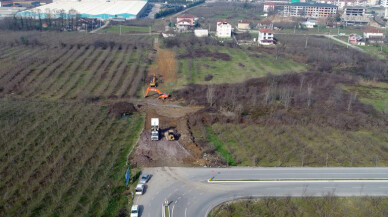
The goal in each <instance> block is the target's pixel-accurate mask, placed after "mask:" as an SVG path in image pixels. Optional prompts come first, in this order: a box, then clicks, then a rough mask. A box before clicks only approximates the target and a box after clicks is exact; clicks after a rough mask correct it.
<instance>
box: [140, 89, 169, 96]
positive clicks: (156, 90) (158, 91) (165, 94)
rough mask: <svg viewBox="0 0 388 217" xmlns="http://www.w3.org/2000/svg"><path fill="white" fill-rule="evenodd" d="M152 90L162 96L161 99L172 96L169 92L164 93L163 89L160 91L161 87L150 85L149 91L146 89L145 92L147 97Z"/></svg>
mask: <svg viewBox="0 0 388 217" xmlns="http://www.w3.org/2000/svg"><path fill="white" fill-rule="evenodd" d="M150 91H154V92H157V93H158V94H159V98H160V99H166V98H168V97H169V96H170V95H169V94H167V93H162V91H160V90H159V89H156V88H152V87H148V88H147V91H146V94H145V97H147V96H148V93H149V92H150Z"/></svg>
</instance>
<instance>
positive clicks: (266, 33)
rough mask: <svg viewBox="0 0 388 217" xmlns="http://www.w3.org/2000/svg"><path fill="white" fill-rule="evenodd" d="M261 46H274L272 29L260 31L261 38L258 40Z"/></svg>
mask: <svg viewBox="0 0 388 217" xmlns="http://www.w3.org/2000/svg"><path fill="white" fill-rule="evenodd" d="M257 41H258V43H259V45H272V44H274V38H273V30H271V29H259V37H258V39H257Z"/></svg>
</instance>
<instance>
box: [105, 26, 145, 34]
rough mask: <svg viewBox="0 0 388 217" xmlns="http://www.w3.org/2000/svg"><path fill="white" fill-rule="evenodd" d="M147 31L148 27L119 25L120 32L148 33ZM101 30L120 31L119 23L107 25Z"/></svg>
mask: <svg viewBox="0 0 388 217" xmlns="http://www.w3.org/2000/svg"><path fill="white" fill-rule="evenodd" d="M149 31H150V30H149V27H143V26H124V25H121V33H148V32H149ZM101 32H109V33H120V25H114V26H109V27H107V28H104V29H102V30H101Z"/></svg>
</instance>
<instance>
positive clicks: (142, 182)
mask: <svg viewBox="0 0 388 217" xmlns="http://www.w3.org/2000/svg"><path fill="white" fill-rule="evenodd" d="M150 178H151V175H150V174H144V175H142V176H141V178H140V183H141V184H145V183H147V182H148V180H150Z"/></svg>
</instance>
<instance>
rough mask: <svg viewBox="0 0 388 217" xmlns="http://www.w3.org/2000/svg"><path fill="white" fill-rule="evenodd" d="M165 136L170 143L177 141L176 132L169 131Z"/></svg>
mask: <svg viewBox="0 0 388 217" xmlns="http://www.w3.org/2000/svg"><path fill="white" fill-rule="evenodd" d="M164 136H165V137H166V138H167V140H169V141H174V140H175V132H174V130H168V131H166V132H165V133H164Z"/></svg>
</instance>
